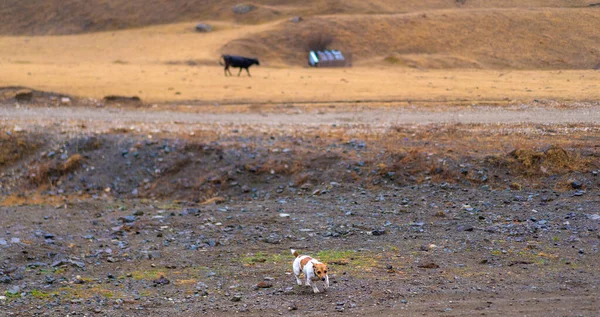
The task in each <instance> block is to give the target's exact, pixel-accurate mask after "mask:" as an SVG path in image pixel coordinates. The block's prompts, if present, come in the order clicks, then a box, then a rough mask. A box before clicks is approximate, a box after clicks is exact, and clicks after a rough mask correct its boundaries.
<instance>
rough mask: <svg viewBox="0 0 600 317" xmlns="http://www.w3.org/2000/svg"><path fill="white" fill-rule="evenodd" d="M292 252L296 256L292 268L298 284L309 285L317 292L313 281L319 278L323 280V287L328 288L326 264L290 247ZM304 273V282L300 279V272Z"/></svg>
mask: <svg viewBox="0 0 600 317" xmlns="http://www.w3.org/2000/svg"><path fill="white" fill-rule="evenodd" d="M290 251H291V252H292V254H293V255H294V256H295V257H296V259H295V260H294V264H293V268H294V275H296V282H297V283H298V285H306V286H311V287H312V289H313V292H315V293H318V292H319V289H318V288H317V285H315V283H314V282H316V281H318V280H321V281H323V282H325V289H328V288H329V276H327V264H325V263H321V262H320V261H319V260H317V259H313V258H311V257H310V256H308V255H300V254H299V253H298V251H296V250H294V249H291V250H290ZM302 273H304V279H305V281H306V283H304V282H303V281H302V280H301V279H300V274H302Z"/></svg>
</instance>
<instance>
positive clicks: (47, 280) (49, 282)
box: [45, 275, 56, 284]
mask: <svg viewBox="0 0 600 317" xmlns="http://www.w3.org/2000/svg"><path fill="white" fill-rule="evenodd" d="M45 279H46V283H48V284H52V283H54V282H55V281H56V278H54V276H52V275H46V278H45Z"/></svg>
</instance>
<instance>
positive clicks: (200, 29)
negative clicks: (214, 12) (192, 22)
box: [196, 23, 212, 33]
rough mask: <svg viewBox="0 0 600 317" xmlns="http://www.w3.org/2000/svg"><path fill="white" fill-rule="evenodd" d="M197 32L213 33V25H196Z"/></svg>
mask: <svg viewBox="0 0 600 317" xmlns="http://www.w3.org/2000/svg"><path fill="white" fill-rule="evenodd" d="M196 31H198V32H202V33H206V32H210V31H212V25H210V24H206V23H198V24H196Z"/></svg>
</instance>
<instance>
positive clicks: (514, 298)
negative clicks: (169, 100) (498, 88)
mask: <svg viewBox="0 0 600 317" xmlns="http://www.w3.org/2000/svg"><path fill="white" fill-rule="evenodd" d="M43 98H47V97H40V99H37V103H34V104H29V105H20V106H19V107H15V104H14V103H12V102H9V103H5V104H4V105H3V106H2V108H1V111H2V123H1V124H2V127H3V131H4V132H3V133H4V134H5V135H7V137H6V139H1V140H0V141H2V142H3V147H5V148H7V149H8V148H12V147H15V146H21V147H26V148H29V149H31V150H30V151H29V152H27V153H26V154H25V155H23V156H20V157H14V156H7V157H6V159H5V161H3V162H4V163H3V165H2V171H3V174H2V175H3V178H2V183H1V184H0V185H1V190H2V197H4V198H3V200H2V203H1V204H2V206H3V207H0V213H1V215H2V216H1V217H2V223H3V229H2V232H0V249H1V250H2V253H1V257H2V258H1V259H0V260H1V261H2V262H1V263H2V264H1V265H2V266H1V270H0V273H1V275H0V281H2V284H1V285H2V289H3V292H4V294H3V296H4V297H3V299H1V300H0V305H2V306H3V309H4V311H5V312H6V314H7V315H11V316H33V315H48V316H54V315H100V316H122V315H128V316H138V315H174V314H177V315H181V316H197V315H201V314H206V315H216V316H219V315H226V314H228V315H229V314H232V313H236V314H240V315H248V316H271V315H300V314H302V315H309V316H310V315H338V314H342V315H343V314H347V315H352V316H362V315H367V314H369V315H374V316H390V315H407V316H416V315H419V316H475V315H477V316H480V315H486V316H489V315H491V316H507V315H514V316H525V315H527V316H595V315H597V313H598V311H599V308H600V297H599V296H598V288H597V285H598V283H599V282H600V281H599V276H600V275H599V270H600V268H599V267H598V244H599V243H600V233H599V231H598V230H599V229H600V216H599V215H598V210H599V205H598V202H599V200H598V197H600V191H599V190H598V187H599V186H600V182H599V180H598V176H597V174H598V173H599V172H600V164H599V163H598V157H599V156H600V152H599V151H600V149H598V147H597V144H599V143H598V141H599V140H598V129H599V128H600V127H598V126H596V125H595V124H594V122H597V119H596V118H595V117H593V116H594V115H595V114H597V113H598V111H597V110H596V107H597V105H595V104H589V103H588V104H586V103H575V104H564V103H551V102H547V103H546V104H544V105H543V106H540V105H539V104H538V105H536V104H531V105H502V106H487V107H485V106H481V107H472V106H461V105H456V106H447V107H439V106H438V107H430V106H427V105H424V106H422V107H418V108H417V109H414V108H412V107H410V106H393V107H389V108H386V107H385V105H380V106H379V107H374V108H373V109H369V108H368V107H367V108H360V107H359V108H355V109H354V110H353V109H352V107H349V106H347V107H340V106H337V107H334V108H331V107H329V106H315V105H305V106H301V105H296V106H293V107H283V108H282V107H278V106H274V105H272V106H269V105H263V106H256V105H254V106H252V105H249V106H243V105H238V106H233V105H232V106H230V107H233V108H235V109H236V114H235V115H232V114H231V113H228V112H229V111H230V110H228V109H229V108H228V107H227V106H220V107H214V106H213V107H205V108H202V109H204V110H205V112H208V113H205V114H198V113H196V112H197V109H193V110H190V109H189V108H188V107H187V106H167V105H164V106H160V107H157V108H152V107H151V106H146V107H145V108H139V107H138V108H136V107H122V108H115V107H105V108H90V107H86V106H85V105H77V104H75V105H73V106H72V107H71V108H64V107H56V106H54V105H52V103H51V102H49V103H48V104H46V105H43V104H41V103H39V102H40V100H43ZM48 100H51V99H48ZM75 102H77V100H75ZM82 102H87V101H85V100H83V101H82ZM200 107H201V106H200ZM186 109H187V110H186ZM240 109H241V110H240ZM244 109H245V110H244ZM284 110H285V111H284ZM286 111H287V112H286ZM298 111H300V113H298ZM587 116H591V117H587ZM311 117H313V118H319V119H318V120H315V119H311ZM406 117H408V118H409V119H407V118H406ZM586 117H587V118H586ZM377 118H378V119H377ZM401 118H404V119H401ZM449 118H450V119H449ZM559 118H560V119H559ZM308 120H310V121H309V122H307V121H308ZM588 120H589V121H588ZM575 122H578V123H575ZM289 248H295V249H299V250H300V251H301V252H303V253H304V252H305V253H308V254H311V255H313V256H316V257H318V258H320V259H321V260H323V261H324V262H327V263H329V267H330V279H331V281H332V284H331V288H330V289H329V290H327V291H325V292H323V293H319V294H313V293H312V291H310V289H309V288H308V287H301V286H296V285H295V281H294V278H293V275H291V261H292V260H293V257H292V256H291V254H289Z"/></svg>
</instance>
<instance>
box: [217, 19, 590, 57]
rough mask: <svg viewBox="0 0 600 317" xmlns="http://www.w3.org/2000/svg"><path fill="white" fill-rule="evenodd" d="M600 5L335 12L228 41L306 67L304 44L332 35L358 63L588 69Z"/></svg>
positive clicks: (231, 48) (228, 48)
mask: <svg viewBox="0 0 600 317" xmlns="http://www.w3.org/2000/svg"><path fill="white" fill-rule="evenodd" d="M599 29H600V9H558V8H545V9H528V10H520V9H464V10H437V11H430V12H427V13H422V12H421V13H409V14H393V15H336V16H334V15H332V16H318V17H312V18H308V19H306V20H305V21H303V22H301V23H289V22H283V23H281V24H280V25H279V26H278V27H277V28H276V29H274V30H270V31H267V32H264V33H259V34H254V35H250V36H248V37H247V38H241V39H237V40H234V41H231V42H229V43H228V44H226V45H224V46H223V48H222V51H223V52H242V53H246V54H249V55H256V56H261V57H263V59H265V60H266V59H270V60H271V62H273V63H275V62H281V63H284V64H295V65H304V64H306V43H307V41H308V39H310V38H311V37H312V36H313V34H322V33H330V34H331V35H332V36H333V37H334V38H335V42H334V43H333V45H331V47H332V48H341V49H343V50H345V51H347V52H352V53H353V55H354V60H355V62H359V63H360V62H361V61H362V62H375V63H381V62H383V63H387V64H400V65H405V66H411V67H423V68H453V67H460V68H517V69H562V68H574V69H591V68H594V67H596V66H597V65H598V63H599V62H600V47H599V46H598V43H600V33H598V32H597V30H599Z"/></svg>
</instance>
